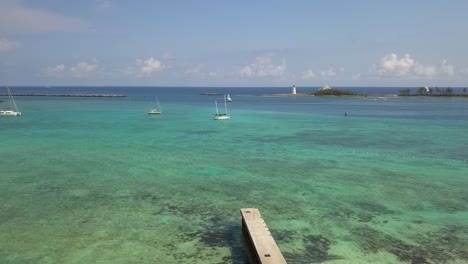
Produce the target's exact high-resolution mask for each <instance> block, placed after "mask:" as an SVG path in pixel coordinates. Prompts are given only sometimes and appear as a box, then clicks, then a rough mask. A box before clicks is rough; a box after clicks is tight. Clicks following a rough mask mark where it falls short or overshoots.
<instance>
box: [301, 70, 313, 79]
mask: <svg viewBox="0 0 468 264" xmlns="http://www.w3.org/2000/svg"><path fill="white" fill-rule="evenodd" d="M314 78H315V73H314V71H313V70H312V69H307V70H306V71H305V72H303V73H302V79H304V80H310V79H314Z"/></svg>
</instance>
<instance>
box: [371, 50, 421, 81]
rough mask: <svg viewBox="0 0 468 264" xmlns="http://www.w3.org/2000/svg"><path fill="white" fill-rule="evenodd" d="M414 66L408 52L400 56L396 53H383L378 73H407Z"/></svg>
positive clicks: (400, 74)
mask: <svg viewBox="0 0 468 264" xmlns="http://www.w3.org/2000/svg"><path fill="white" fill-rule="evenodd" d="M413 66H414V60H413V59H412V58H411V56H410V55H409V54H405V56H403V57H402V58H398V55H396V54H395V53H391V54H388V55H385V56H384V57H383V58H382V59H381V60H380V68H379V71H378V72H379V73H380V74H382V75H396V76H402V75H405V74H407V73H408V72H409V71H410V70H411V68H412V67H413Z"/></svg>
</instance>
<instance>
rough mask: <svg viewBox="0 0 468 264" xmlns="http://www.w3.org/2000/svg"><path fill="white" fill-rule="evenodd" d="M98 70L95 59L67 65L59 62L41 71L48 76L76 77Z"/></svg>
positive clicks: (83, 76) (79, 77)
mask: <svg viewBox="0 0 468 264" xmlns="http://www.w3.org/2000/svg"><path fill="white" fill-rule="evenodd" d="M98 70H99V66H98V62H97V60H93V61H91V62H85V61H83V62H79V63H77V64H75V65H72V66H69V67H67V66H66V65H65V64H59V65H56V66H51V67H47V68H45V69H43V71H42V73H43V74H44V75H46V76H49V77H56V78H63V77H72V78H77V79H82V78H87V77H90V76H92V75H93V74H96V73H97V72H98Z"/></svg>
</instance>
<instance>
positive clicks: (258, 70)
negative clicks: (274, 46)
mask: <svg viewBox="0 0 468 264" xmlns="http://www.w3.org/2000/svg"><path fill="white" fill-rule="evenodd" d="M272 57H273V55H272V54H265V55H260V56H257V57H256V58H255V63H252V64H250V65H247V66H244V67H242V68H241V69H240V71H239V74H240V76H241V77H243V78H244V77H245V78H255V77H275V78H278V77H282V76H284V74H285V73H286V62H285V61H284V60H283V62H282V63H281V64H279V65H275V64H274V63H273V62H272Z"/></svg>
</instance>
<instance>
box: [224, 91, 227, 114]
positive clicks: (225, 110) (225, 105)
mask: <svg viewBox="0 0 468 264" xmlns="http://www.w3.org/2000/svg"><path fill="white" fill-rule="evenodd" d="M224 112H225V113H226V115H227V104H226V95H224Z"/></svg>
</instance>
